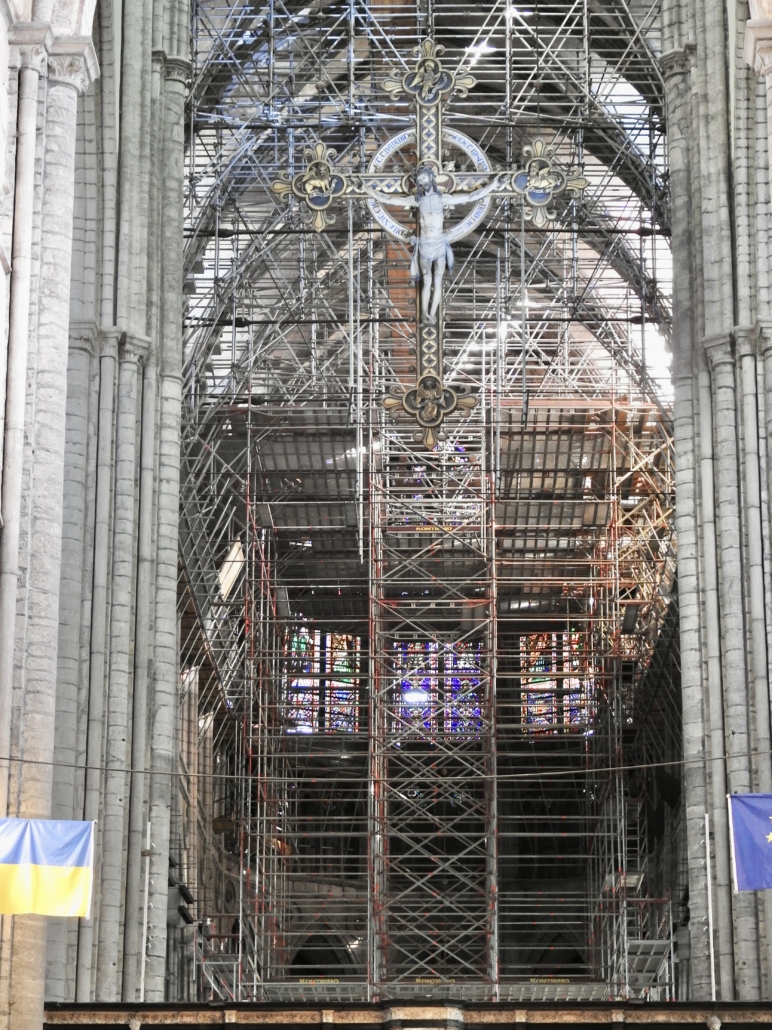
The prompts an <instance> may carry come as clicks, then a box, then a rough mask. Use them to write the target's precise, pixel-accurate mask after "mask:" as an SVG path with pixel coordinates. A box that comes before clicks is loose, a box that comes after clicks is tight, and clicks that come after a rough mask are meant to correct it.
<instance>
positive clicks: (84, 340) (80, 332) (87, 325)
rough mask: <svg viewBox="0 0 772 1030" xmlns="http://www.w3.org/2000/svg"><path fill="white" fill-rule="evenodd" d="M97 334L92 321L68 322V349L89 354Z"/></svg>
mask: <svg viewBox="0 0 772 1030" xmlns="http://www.w3.org/2000/svg"><path fill="white" fill-rule="evenodd" d="M97 335H98V330H97V326H96V324H95V323H94V322H70V332H69V349H70V350H71V351H72V350H77V351H83V352H84V353H85V354H88V355H89V356H91V355H92V354H93V353H94V344H95V343H96V339H97Z"/></svg>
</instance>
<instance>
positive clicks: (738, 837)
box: [729, 794, 772, 891]
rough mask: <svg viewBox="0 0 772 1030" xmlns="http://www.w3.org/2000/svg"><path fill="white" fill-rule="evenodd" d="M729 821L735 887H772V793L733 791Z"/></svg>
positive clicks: (756, 889)
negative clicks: (735, 792)
mask: <svg viewBox="0 0 772 1030" xmlns="http://www.w3.org/2000/svg"><path fill="white" fill-rule="evenodd" d="M729 823H730V826H731V836H732V866H733V872H734V889H735V890H736V891H763V890H767V889H768V888H770V887H772V794H730V795H729Z"/></svg>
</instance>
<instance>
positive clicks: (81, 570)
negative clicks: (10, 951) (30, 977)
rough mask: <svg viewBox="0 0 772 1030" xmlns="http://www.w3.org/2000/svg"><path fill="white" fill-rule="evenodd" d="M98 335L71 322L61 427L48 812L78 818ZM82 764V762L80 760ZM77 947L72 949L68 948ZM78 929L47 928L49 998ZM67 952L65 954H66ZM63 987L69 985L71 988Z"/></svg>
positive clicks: (61, 924)
mask: <svg viewBox="0 0 772 1030" xmlns="http://www.w3.org/2000/svg"><path fill="white" fill-rule="evenodd" d="M96 335H97V330H96V326H95V325H94V324H93V323H90V324H89V323H80V324H72V323H71V324H70V344H69V360H68V370H67V428H66V430H65V476H64V498H63V500H64V513H65V514H64V524H63V526H62V574H61V590H60V613H61V614H60V622H59V648H58V673H57V690H56V742H55V752H54V757H55V760H56V761H57V762H58V763H61V764H60V765H59V766H58V767H57V770H56V776H55V777H54V783H53V796H52V803H51V815H52V816H53V817H54V818H57V819H80V818H81V816H82V814H83V813H82V810H80V807H79V806H78V809H77V810H76V797H75V795H76V770H75V767H76V765H78V764H79V762H78V758H79V754H78V736H79V734H78V721H79V717H80V711H79V704H80V701H81V698H80V696H79V695H80V686H81V657H82V655H81V619H82V614H83V612H82V609H83V603H82V596H83V587H84V584H85V581H86V574H85V569H86V567H87V561H86V539H85V537H86V522H87V517H86V504H87V502H86V478H87V473H88V467H87V466H88V456H89V454H88V452H89V436H90V430H89V427H90V424H91V420H92V418H93V414H94V413H93V411H92V392H93V391H92V374H91V365H92V360H93V355H94V345H95V342H96ZM81 761H82V758H81ZM73 945H74V946H73ZM76 946H77V926H76V925H75V926H74V925H73V920H72V919H51V920H49V926H48V956H47V957H48V972H47V982H48V997H49V1000H52V1001H65V1000H67V999H69V998H70V997H71V996H72V993H73V991H72V980H73V976H74V967H75V960H76V957H77V955H76ZM68 948H69V951H68ZM68 984H70V987H69V989H68Z"/></svg>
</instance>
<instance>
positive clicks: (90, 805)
mask: <svg viewBox="0 0 772 1030" xmlns="http://www.w3.org/2000/svg"><path fill="white" fill-rule="evenodd" d="M119 338H120V334H119V333H118V331H117V330H115V329H109V330H104V331H102V332H101V333H100V358H99V415H98V425H97V445H96V450H97V458H96V496H95V501H94V538H93V540H94V542H93V553H94V568H93V576H92V593H91V640H90V645H89V658H88V662H89V665H88V670H89V679H88V714H87V732H86V782H85V798H84V803H83V818H84V819H97V818H99V811H100V800H101V787H102V773H101V769H102V763H103V754H104V749H103V744H104V708H105V680H106V670H107V609H108V599H109V596H110V582H109V581H110V571H109V569H110V562H109V557H110V501H111V498H112V471H113V420H114V411H115V368H116V364H117V361H118V341H119ZM97 839H98V842H100V841H101V834H98V837H97ZM98 912H99V898H98V897H95V898H94V900H93V903H92V908H91V918H90V919H81V920H80V924H79V927H78V971H77V976H76V988H75V1000H76V1001H79V1002H83V1001H91V1000H92V966H93V963H94V926H95V923H96V920H97V918H98Z"/></svg>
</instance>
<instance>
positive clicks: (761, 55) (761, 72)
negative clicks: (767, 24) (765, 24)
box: [753, 39, 772, 79]
mask: <svg viewBox="0 0 772 1030" xmlns="http://www.w3.org/2000/svg"><path fill="white" fill-rule="evenodd" d="M753 70H754V71H755V72H756V74H757V75H758V76H759V77H760V78H762V79H765V78H766V77H767V75H769V74H770V72H772V39H764V40H762V41H761V42H760V43H757V44H756V59H755V61H754V62H753Z"/></svg>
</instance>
